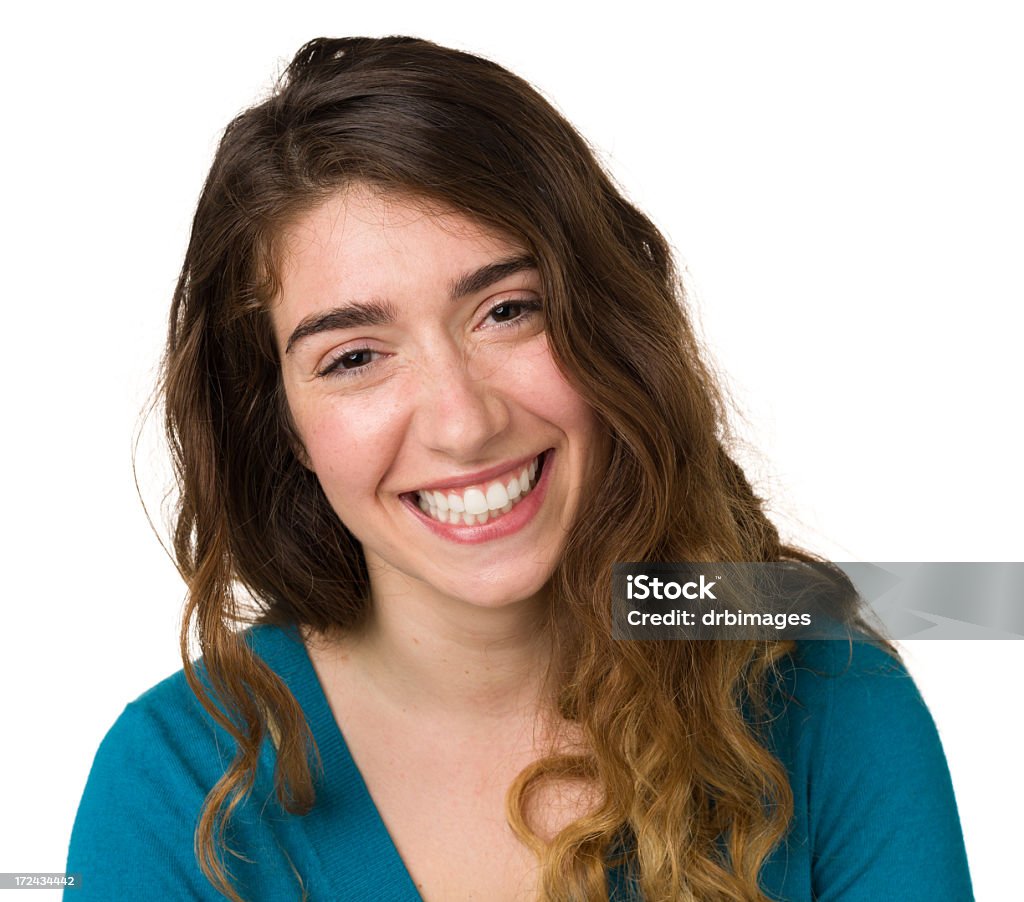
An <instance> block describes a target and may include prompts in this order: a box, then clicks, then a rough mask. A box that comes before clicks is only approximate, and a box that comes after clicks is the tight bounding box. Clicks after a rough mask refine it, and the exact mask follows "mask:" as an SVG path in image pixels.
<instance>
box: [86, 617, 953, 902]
mask: <svg viewBox="0 0 1024 902" xmlns="http://www.w3.org/2000/svg"><path fill="white" fill-rule="evenodd" d="M250 635H251V641H252V643H253V646H254V648H255V650H256V652H257V653H258V654H259V655H260V656H261V657H262V658H263V659H264V660H265V661H266V662H267V664H268V665H269V666H270V667H271V668H272V669H273V670H274V671H275V672H276V673H278V674H279V675H280V676H281V677H282V678H283V679H284V681H285V682H286V683H287V684H288V686H289V688H290V689H291V691H292V692H293V693H294V695H295V697H296V699H297V700H298V701H299V703H300V704H301V705H302V708H303V710H304V711H305V714H306V717H307V719H308V721H309V724H310V727H311V729H312V731H313V735H314V737H315V739H316V742H317V745H318V747H319V749H320V754H321V757H322V760H323V777H322V779H321V780H320V782H319V784H318V786H317V801H316V805H315V806H314V808H313V810H312V811H311V812H310V813H309V814H308V815H306V816H304V817H299V816H293V815H289V814H288V813H286V812H285V811H283V810H282V809H281V808H280V807H279V806H278V805H277V803H276V801H275V800H274V799H273V788H272V768H273V748H272V747H271V746H270V744H269V743H267V744H266V746H265V747H264V749H263V753H262V756H261V759H260V765H259V769H258V774H257V779H256V784H255V787H254V790H253V792H252V794H251V796H250V797H249V799H248V801H247V802H246V803H245V804H244V805H243V807H242V808H241V809H240V810H239V812H238V813H237V814H236V815H235V817H234V819H233V820H232V821H231V826H230V829H229V845H230V846H231V847H232V848H233V849H235V850H237V851H239V852H242V853H243V854H244V855H245V858H246V859H247V860H243V859H237V858H233V857H229V862H230V867H231V869H232V872H233V873H234V875H235V877H236V886H237V887H238V888H239V890H240V891H241V894H242V896H243V897H244V898H245V899H247V900H264V899H265V900H273V902H279V900H287V899H298V898H301V897H302V890H301V888H300V884H299V880H298V879H297V876H296V875H298V878H301V881H302V886H303V887H304V888H305V891H306V892H307V894H308V896H307V898H309V899H311V900H363V899H366V900H373V902H418V900H419V899H420V896H419V894H418V893H417V891H416V888H415V886H414V884H413V881H412V879H411V878H410V876H409V873H408V872H407V871H406V869H405V866H404V865H403V863H402V860H401V858H400V857H399V855H398V852H397V850H396V849H395V846H394V844H393V843H392V842H391V839H390V838H389V836H388V832H387V829H386V828H385V826H384V823H383V821H382V820H381V818H380V815H379V813H378V812H377V809H376V808H375V807H374V804H373V800H372V799H371V797H370V795H369V793H368V792H367V790H366V786H365V784H364V783H363V780H362V777H361V776H360V774H359V771H358V770H357V768H356V766H355V763H354V762H353V760H352V757H351V755H350V754H349V752H348V749H347V748H346V746H345V741H344V739H343V738H342V734H341V732H340V731H339V729H338V727H337V725H336V724H335V721H334V718H333V715H332V714H331V711H330V709H329V708H328V705H327V701H326V699H325V697H324V694H323V692H322V690H321V688H320V684H319V682H318V681H317V677H316V674H315V672H314V670H313V666H312V664H311V663H310V660H309V657H308V655H307V653H306V650H305V648H304V646H303V645H302V643H301V641H299V639H298V637H297V634H296V633H295V631H294V630H282V629H278V628H276V627H258V628H256V629H254V630H253V631H252V632H251V634H250ZM850 655H851V646H850V645H848V644H847V643H845V642H838V641H835V642H833V641H816V642H802V643H800V644H799V647H798V649H797V651H796V652H795V653H794V655H793V656H791V658H789V659H787V664H786V666H785V667H784V668H783V678H782V681H781V683H780V685H779V689H780V692H779V694H778V697H777V702H778V704H777V707H778V711H779V713H780V716H779V717H778V718H777V719H776V720H775V721H774V723H773V725H772V732H771V737H770V738H771V743H772V746H773V751H774V752H775V754H776V755H777V756H778V757H779V759H780V760H781V761H782V763H783V764H784V766H785V767H786V769H787V771H788V772H789V776H790V782H791V785H792V788H793V798H794V811H793V820H792V823H791V827H790V832H789V835H788V838H787V840H786V842H785V843H784V844H783V845H782V846H780V847H779V848H778V849H777V850H776V851H775V853H774V854H773V855H772V856H771V857H770V858H769V859H768V861H767V862H766V863H765V866H764V869H763V871H762V874H761V884H762V887H763V889H764V891H765V893H766V894H767V895H768V896H769V897H770V898H772V899H776V900H786V902H812V900H816V902H969V900H971V899H973V895H972V892H971V882H970V877H969V875H968V870H967V859H966V855H965V853H964V845H963V838H962V836H961V832H960V823H959V820H958V817H957V810H956V802H955V800H954V797H953V788H952V784H951V783H950V778H949V771H948V768H947V766H946V761H945V758H944V756H943V752H942V746H941V744H940V743H939V737H938V734H937V733H936V730H935V725H934V723H933V721H932V718H931V716H930V715H929V713H928V710H927V708H926V707H925V705H924V702H923V701H922V700H921V696H920V694H919V693H918V691H917V688H916V687H915V686H914V684H913V682H912V680H911V679H910V677H909V676H908V675H907V673H906V671H905V670H904V669H903V668H902V666H900V665H899V664H897V663H896V662H894V661H893V660H892V659H891V658H889V657H888V656H887V655H886V654H884V653H883V652H881V651H879V650H878V649H876V648H874V647H873V646H871V645H868V644H866V643H855V644H854V645H853V646H852V658H851V657H850ZM783 699H786V701H783ZM231 754H232V742H231V740H230V739H229V738H228V736H227V734H226V733H224V732H223V731H221V730H220V728H219V727H216V726H215V725H214V724H213V722H212V720H211V719H210V718H209V716H208V715H207V714H206V713H205V711H204V710H203V709H202V707H201V706H200V705H199V703H198V702H197V701H196V699H195V697H194V696H193V695H192V693H191V691H190V690H189V688H188V685H187V684H186V682H185V678H184V676H183V674H182V673H180V672H179V673H177V674H175V675H174V676H172V677H170V678H169V679H167V680H164V682H162V683H160V684H159V685H158V686H156V687H155V688H153V689H151V690H150V691H149V692H147V693H146V694H145V695H143V696H142V697H141V698H139V699H138V700H136V701H134V702H132V703H131V704H130V705H128V707H127V708H126V709H125V711H124V713H123V714H122V715H121V717H120V718H118V720H117V722H116V723H115V724H114V726H113V727H112V728H111V730H110V732H109V733H108V734H107V736H106V738H105V739H104V740H103V743H102V744H101V746H100V748H99V751H98V752H97V754H96V760H95V762H94V764H93V767H92V772H91V773H90V775H89V780H88V784H87V785H86V788H85V794H84V795H83V797H82V802H81V805H80V807H79V809H78V816H77V818H76V820H75V826H74V830H73V832H72V836H71V848H70V852H69V855H68V865H67V869H68V871H69V872H70V871H74V872H77V873H80V874H81V878H82V880H81V887H80V888H79V889H75V890H69V891H68V892H69V893H71V895H69V896H68V898H69V900H77V902H85V900H88V899H131V898H146V899H153V900H163V899H186V898H187V899H219V898H221V897H220V896H219V895H218V894H217V893H215V892H214V890H213V889H212V887H211V886H210V884H209V883H208V882H207V881H206V879H205V878H204V877H203V875H202V873H201V872H200V870H199V867H198V865H197V864H196V861H195V858H194V854H193V832H194V830H195V826H196V819H197V815H198V812H199V809H200V807H201V805H202V803H203V799H204V797H205V796H206V793H207V791H208V790H209V789H210V787H211V786H213V784H214V783H215V782H216V780H217V779H218V778H219V777H220V775H221V774H222V773H223V771H224V769H225V767H226V766H227V764H228V762H229V760H230V758H231ZM609 887H610V890H611V893H612V898H613V899H615V900H626V899H629V898H631V895H630V892H629V888H628V886H627V885H626V881H625V880H624V879H623V877H622V874H620V873H612V874H611V875H610V876H609Z"/></svg>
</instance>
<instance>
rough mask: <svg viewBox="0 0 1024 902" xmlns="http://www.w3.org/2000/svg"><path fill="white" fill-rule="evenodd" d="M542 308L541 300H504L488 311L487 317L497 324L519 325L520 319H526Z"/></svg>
mask: <svg viewBox="0 0 1024 902" xmlns="http://www.w3.org/2000/svg"><path fill="white" fill-rule="evenodd" d="M540 310H541V304H540V302H539V301H526V300H523V301H502V302H501V303H500V304H495V305H494V306H493V307H491V309H490V310H489V311H487V319H488V320H490V321H491V322H492V323H494V324H495V325H497V326H506V325H507V326H511V325H519V321H520V320H522V321H525V320H527V319H528V318H529V317H530V316H531V315H533V314H536V313H539V312H540Z"/></svg>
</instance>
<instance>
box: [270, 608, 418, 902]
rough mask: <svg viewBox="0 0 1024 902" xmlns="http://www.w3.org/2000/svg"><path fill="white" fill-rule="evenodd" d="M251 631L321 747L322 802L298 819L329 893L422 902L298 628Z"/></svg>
mask: <svg viewBox="0 0 1024 902" xmlns="http://www.w3.org/2000/svg"><path fill="white" fill-rule="evenodd" d="M250 636H251V640H250V641H251V645H252V648H253V650H254V651H255V652H256V653H257V654H258V655H259V656H260V657H261V658H263V660H264V661H265V662H266V663H267V664H268V665H269V666H270V668H271V670H273V671H274V672H275V673H276V674H277V675H278V676H279V677H281V679H283V680H284V682H285V684H286V685H287V686H288V688H289V689H290V690H291V692H292V694H293V695H294V696H295V699H296V701H298V703H299V705H300V706H301V707H302V710H303V712H304V713H305V715H306V721H307V722H308V724H309V728H310V730H311V731H312V733H313V739H314V740H315V741H316V746H317V749H318V751H319V753H320V765H321V767H320V772H319V774H317V775H316V777H315V787H316V802H315V804H314V806H313V809H312V810H311V811H310V812H309V814H307V815H305V816H303V817H302V818H301V819H300V820H301V822H302V829H303V830H304V832H305V833H306V835H307V837H308V839H309V841H310V845H311V846H312V848H313V849H314V850H315V853H316V856H317V858H318V859H319V864H320V868H321V871H322V876H323V878H324V880H325V882H326V886H327V887H328V889H329V891H330V893H331V894H332V895H333V896H334V898H353V899H379V900H381V902H423V898H422V896H420V894H419V891H418V890H417V889H416V884H415V883H414V882H413V879H412V875H411V874H410V873H409V870H408V868H406V866H405V862H404V861H403V860H402V857H401V855H399V853H398V848H397V847H396V846H395V843H394V840H393V839H392V838H391V834H390V833H388V829H387V826H386V825H385V823H384V819H383V818H382V817H381V815H380V811H379V810H378V809H377V806H376V804H375V803H374V801H373V797H372V796H371V795H370V791H369V789H368V788H367V786H366V781H365V780H364V779H363V775H362V774H361V773H360V772H359V768H358V766H357V765H356V763H355V760H354V759H353V758H352V753H351V752H350V751H349V748H348V744H347V743H346V742H345V737H344V735H343V733H342V731H341V727H340V726H339V725H338V722H337V721H336V720H335V718H334V713H333V712H332V711H331V708H330V705H329V704H328V703H327V696H326V695H325V694H324V690H323V686H322V685H321V684H320V679H319V677H318V676H317V674H316V670H315V669H314V667H313V662H312V660H311V659H310V657H309V652H308V650H307V649H306V644H305V643H304V642H303V641H302V637H301V635H300V634H299V631H298V629H297V628H295V627H294V626H289V627H278V626H269V625H265V626H257V627H254V628H253V629H252V630H251V631H250ZM313 896H314V898H315V897H316V893H315V892H314V893H313Z"/></svg>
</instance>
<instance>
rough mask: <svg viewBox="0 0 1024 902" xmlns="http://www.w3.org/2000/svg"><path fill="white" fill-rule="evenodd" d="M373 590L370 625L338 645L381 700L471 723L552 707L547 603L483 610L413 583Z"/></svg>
mask: <svg viewBox="0 0 1024 902" xmlns="http://www.w3.org/2000/svg"><path fill="white" fill-rule="evenodd" d="M371 585H372V589H373V593H372V594H373V608H372V612H371V615H370V617H369V619H368V622H367V623H366V624H365V626H364V627H363V628H362V629H361V630H360V631H359V632H358V633H357V634H355V635H349V636H345V637H341V638H339V639H338V640H337V641H336V642H335V643H333V644H334V645H335V647H336V650H337V652H338V654H339V655H341V656H343V658H344V660H345V662H346V666H348V667H352V668H353V669H354V671H355V672H356V673H358V674H359V676H360V677H361V679H360V682H363V681H365V684H366V686H367V689H368V690H370V691H372V692H373V693H374V694H376V695H378V696H379V697H380V696H382V697H383V698H382V699H381V700H383V701H387V702H389V703H391V704H393V705H395V706H397V707H398V708H399V709H401V710H405V711H416V712H418V713H422V714H428V715H431V716H435V717H443V718H446V719H457V720H474V721H480V720H485V721H486V720H491V719H507V718H510V717H519V716H525V717H528V718H529V717H532V716H534V715H535V714H536V713H537V712H538V710H540V709H542V708H545V707H547V706H546V705H545V704H544V698H545V696H546V692H545V678H546V676H547V673H548V666H549V664H550V662H551V648H550V642H549V634H548V631H547V630H546V629H545V625H546V616H547V614H546V612H547V599H546V597H544V596H540V595H538V596H533V597H531V598H528V599H524V600H522V601H516V602H511V603H507V604H503V605H501V606H500V607H481V606H478V605H474V604H470V603H467V602H464V601H459V600H455V599H451V598H448V597H445V596H439V595H437V594H436V593H433V592H431V591H429V590H425V589H424V588H423V587H422V586H421V585H419V584H415V583H413V582H412V581H408V580H405V581H397V583H396V580H394V579H387V580H374V579H372V577H371Z"/></svg>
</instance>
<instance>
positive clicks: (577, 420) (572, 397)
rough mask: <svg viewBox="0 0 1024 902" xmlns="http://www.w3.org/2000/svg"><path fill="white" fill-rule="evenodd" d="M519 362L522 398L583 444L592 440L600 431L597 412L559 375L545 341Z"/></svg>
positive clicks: (537, 412)
mask: <svg viewBox="0 0 1024 902" xmlns="http://www.w3.org/2000/svg"><path fill="white" fill-rule="evenodd" d="M522 364H523V366H522V375H521V381H520V383H519V384H520V387H521V395H520V397H521V398H522V399H523V402H524V403H525V404H527V405H528V406H529V407H530V409H531V410H532V411H533V412H534V414H535V415H537V416H540V417H542V418H543V419H545V420H547V421H548V422H550V423H551V424H553V425H554V426H557V427H558V428H559V429H561V430H562V431H563V432H565V433H566V435H567V436H569V438H571V439H575V440H577V441H579V442H582V443H584V444H590V443H591V442H593V441H594V440H595V439H596V438H597V436H598V433H599V431H600V426H599V421H598V419H597V415H596V414H595V413H594V410H593V408H592V407H591V406H590V405H589V404H588V403H587V402H586V400H584V398H583V396H582V395H580V393H579V392H578V391H577V390H576V389H575V388H574V387H573V386H572V385H571V384H570V383H569V381H568V380H567V379H566V378H565V376H564V375H562V371H561V370H560V369H559V368H558V365H557V364H556V363H555V359H554V357H553V356H552V355H551V352H550V350H549V349H548V347H547V342H546V341H544V342H543V345H542V347H541V348H540V349H539V350H538V352H537V353H536V354H531V355H524V357H523V358H522ZM581 450H582V449H581Z"/></svg>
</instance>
